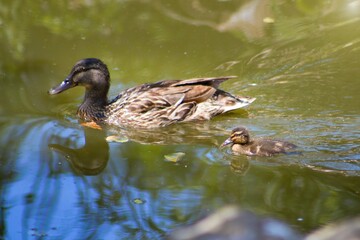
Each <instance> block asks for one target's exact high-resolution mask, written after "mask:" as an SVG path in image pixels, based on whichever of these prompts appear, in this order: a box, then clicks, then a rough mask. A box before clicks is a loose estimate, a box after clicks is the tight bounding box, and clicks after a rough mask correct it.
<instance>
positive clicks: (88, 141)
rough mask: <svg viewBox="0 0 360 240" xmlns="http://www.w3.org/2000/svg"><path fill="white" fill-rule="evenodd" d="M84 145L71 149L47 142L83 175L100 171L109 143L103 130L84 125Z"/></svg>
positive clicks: (105, 159)
mask: <svg viewBox="0 0 360 240" xmlns="http://www.w3.org/2000/svg"><path fill="white" fill-rule="evenodd" d="M84 134H85V145H84V146H83V147H81V148H78V149H72V148H68V147H65V146H63V145H60V144H49V147H50V148H51V149H52V150H55V151H57V152H60V153H61V154H62V155H64V156H65V157H66V158H67V160H68V161H69V162H70V164H71V166H72V167H73V169H74V170H75V171H76V172H78V173H81V174H84V175H97V174H99V173H100V172H102V171H103V170H104V169H105V167H106V164H107V162H108V160H109V145H108V143H107V141H106V140H105V138H106V133H105V132H104V131H103V130H98V129H93V128H89V127H84Z"/></svg>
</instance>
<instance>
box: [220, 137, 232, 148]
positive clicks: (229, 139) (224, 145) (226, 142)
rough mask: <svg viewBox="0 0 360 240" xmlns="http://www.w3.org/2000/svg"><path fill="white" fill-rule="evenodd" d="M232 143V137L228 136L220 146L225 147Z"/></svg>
mask: <svg viewBox="0 0 360 240" xmlns="http://www.w3.org/2000/svg"><path fill="white" fill-rule="evenodd" d="M231 143H232V141H231V138H228V139H226V140H225V141H224V142H223V143H222V144H221V145H220V148H224V147H226V146H227V145H229V144H231Z"/></svg>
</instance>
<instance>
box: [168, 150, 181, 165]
mask: <svg viewBox="0 0 360 240" xmlns="http://www.w3.org/2000/svg"><path fill="white" fill-rule="evenodd" d="M164 157H165V160H166V161H168V162H173V163H178V162H180V161H182V160H183V159H184V157H185V153H183V152H176V153H172V154H168V155H165V156H164Z"/></svg>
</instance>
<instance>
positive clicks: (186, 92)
mask: <svg viewBox="0 0 360 240" xmlns="http://www.w3.org/2000/svg"><path fill="white" fill-rule="evenodd" d="M231 78H234V76H226V77H212V78H193V79H187V80H164V81H159V82H155V83H145V84H142V85H139V86H135V87H132V88H129V89H127V90H124V91H122V92H120V93H119V94H118V95H117V96H116V97H115V98H114V99H113V100H111V101H108V98H107V94H108V91H109V87H110V73H109V70H108V68H107V66H106V65H105V64H104V63H103V62H102V61H101V60H100V59H97V58H86V59H83V60H80V61H78V62H77V63H76V64H75V66H74V67H73V68H72V70H71V72H70V74H69V75H68V76H67V77H66V78H65V80H64V81H63V82H62V83H60V84H59V85H58V86H56V87H54V88H52V89H50V90H49V92H48V93H49V94H51V95H53V94H58V93H61V92H63V91H66V90H68V89H70V88H73V87H76V86H83V87H85V96H84V100H83V102H82V104H81V105H80V106H79V108H78V111H77V114H78V116H79V118H80V119H81V120H83V121H84V122H95V123H100V124H101V123H106V124H109V125H116V126H121V127H136V128H155V127H164V126H167V125H170V124H173V123H178V122H188V121H198V120H209V119H210V118H212V117H214V116H216V115H219V114H221V113H225V112H228V111H232V110H235V109H238V108H242V107H244V106H247V105H249V104H250V103H252V102H253V101H254V100H255V98H250V97H238V96H234V95H231V94H230V93H228V92H225V91H223V90H220V89H218V86H219V85H220V84H221V83H222V82H224V81H226V80H228V79H231Z"/></svg>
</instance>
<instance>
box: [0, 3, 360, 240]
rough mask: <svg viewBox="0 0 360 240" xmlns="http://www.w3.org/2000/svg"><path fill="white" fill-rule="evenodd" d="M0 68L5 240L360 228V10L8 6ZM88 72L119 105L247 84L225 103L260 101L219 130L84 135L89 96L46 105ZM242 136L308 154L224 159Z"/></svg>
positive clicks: (335, 6) (2, 9)
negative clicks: (90, 61)
mask: <svg viewBox="0 0 360 240" xmlns="http://www.w3.org/2000/svg"><path fill="white" fill-rule="evenodd" d="M0 54H1V58H0V85H1V88H0V89H1V94H0V205H1V212H0V218H1V219H0V239H162V238H164V237H165V236H166V235H167V234H168V233H169V232H170V231H171V230H173V229H175V228H178V227H180V226H184V225H188V224H190V223H193V222H195V221H196V220H198V219H200V218H201V217H203V216H205V215H207V214H209V213H211V212H213V211H215V210H217V209H219V208H220V207H222V206H225V205H229V204H233V205H236V206H239V207H241V208H243V209H247V210H250V211H252V212H254V213H256V214H258V215H260V216H262V217H274V218H277V219H280V220H282V221H284V222H286V223H288V224H289V225H290V226H291V227H293V228H294V229H296V230H298V231H300V232H301V233H303V234H307V233H309V232H311V231H313V230H315V229H317V228H319V227H321V226H323V225H326V224H328V223H331V222H334V221H340V220H344V219H347V218H351V217H354V216H358V215H359V214H360V187H359V186H360V57H359V56H360V1H358V0H347V1H336V0H333V1H332V0H329V1H306V0H295V1H266V0H263V1H260V0H249V1H230V0H229V1H224V0H223V1H220V0H219V1H215V0H211V1H205V0H193V1H190V0H189V1H182V0H178V1H167V0H163V1H161V0H154V1H121V0H118V1H112V0H109V1H97V0H94V1H81V0H79V1H57V2H53V3H52V2H51V1H50V2H44V1H19V0H11V1H9V0H6V1H2V3H1V4H0ZM86 57H97V58H100V59H102V60H103V61H104V62H105V63H106V64H107V65H108V67H109V70H110V73H111V78H112V86H111V90H110V95H111V96H115V95H116V94H117V93H118V92H120V91H121V90H123V89H126V88H128V87H131V86H135V85H137V84H141V83H145V82H154V81H158V80H164V79H182V78H184V79H185V78H193V77H211V76H224V75H236V76H238V77H237V78H236V79H232V80H229V81H227V82H225V83H224V84H222V89H224V90H226V91H229V92H231V93H233V94H236V95H244V96H251V97H256V98H257V100H256V101H255V102H253V103H252V104H251V105H250V106H249V107H247V108H244V109H241V110H237V111H234V112H232V113H229V114H225V115H222V116H219V117H216V118H214V119H213V120H211V121H209V122H201V123H190V124H179V125H176V126H172V127H168V128H163V129H156V130H149V131H144V130H142V131H140V130H139V131H136V130H132V131H128V130H124V129H121V128H115V127H108V128H106V129H104V130H103V131H99V130H94V129H89V128H83V127H82V126H81V125H79V123H78V119H77V117H76V109H77V106H78V105H79V104H80V102H81V101H82V98H83V93H84V89H81V88H75V89H71V90H69V91H67V92H65V93H62V94H60V95H56V96H49V95H48V94H47V90H48V89H50V88H51V87H53V86H55V85H57V84H58V83H60V82H61V81H62V80H63V79H64V78H65V77H66V76H67V74H68V73H69V71H70V69H71V68H72V66H73V64H74V63H75V62H76V61H78V60H79V59H82V58H86ZM240 125H242V126H246V127H247V128H248V129H249V130H250V131H251V132H252V133H253V135H256V136H258V137H271V138H276V139H284V140H287V141H290V142H292V143H295V144H297V145H298V146H299V151H300V153H299V154H291V155H279V156H274V157H269V158H264V157H246V156H232V155H231V153H230V152H229V150H228V149H219V145H220V144H221V143H222V142H223V141H224V140H225V139H226V138H227V137H228V136H229V133H230V131H231V130H232V129H233V128H235V127H237V126H240ZM108 136H112V137H114V138H115V139H116V141H112V142H108V141H106V140H105V139H106V137H108ZM175 153H184V154H185V155H184V156H183V158H182V159H181V161H179V162H173V161H171V159H170V161H169V160H168V159H166V157H169V155H170V156H172V154H175Z"/></svg>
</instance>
